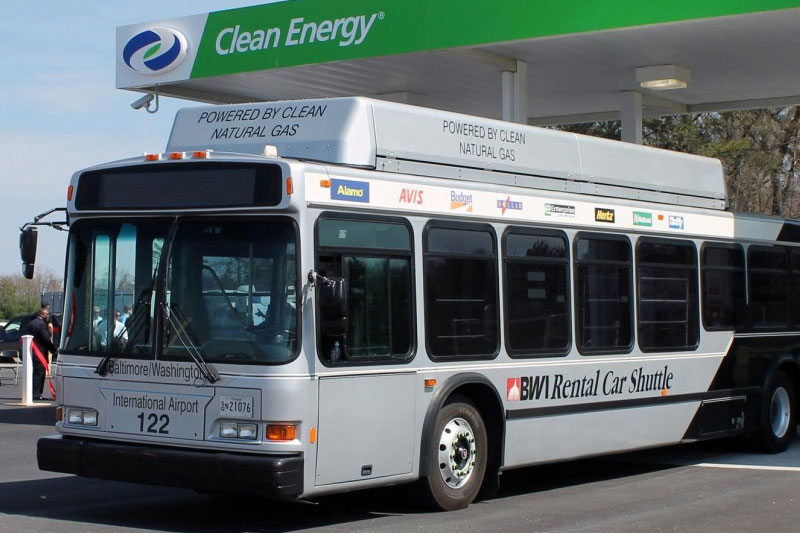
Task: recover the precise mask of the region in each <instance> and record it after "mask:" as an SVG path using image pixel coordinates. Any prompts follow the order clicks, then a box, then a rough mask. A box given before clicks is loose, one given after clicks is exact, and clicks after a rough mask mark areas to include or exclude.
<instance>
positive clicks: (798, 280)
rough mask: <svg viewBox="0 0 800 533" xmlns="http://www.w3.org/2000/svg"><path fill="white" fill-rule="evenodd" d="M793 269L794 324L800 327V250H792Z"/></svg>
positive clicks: (791, 291)
mask: <svg viewBox="0 0 800 533" xmlns="http://www.w3.org/2000/svg"><path fill="white" fill-rule="evenodd" d="M791 267H792V277H791V286H790V301H791V302H792V303H791V305H792V324H793V325H794V326H800V250H792V256H791Z"/></svg>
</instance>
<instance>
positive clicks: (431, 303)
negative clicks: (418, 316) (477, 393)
mask: <svg viewBox="0 0 800 533" xmlns="http://www.w3.org/2000/svg"><path fill="white" fill-rule="evenodd" d="M426 238H427V242H426V249H425V301H426V309H425V323H426V331H427V335H428V349H429V351H430V354H431V356H432V357H434V358H445V357H446V358H468V357H493V356H494V355H495V354H496V353H497V350H498V346H499V332H498V327H497V324H498V320H499V319H498V314H499V311H498V307H497V300H498V296H497V262H496V252H495V244H494V243H495V239H494V233H493V232H492V230H491V229H490V228H487V227H486V226H472V227H470V226H466V225H464V226H461V225H459V227H458V228H455V227H437V226H433V227H430V226H429V228H428V231H427V233H426ZM467 254H469V255H467Z"/></svg>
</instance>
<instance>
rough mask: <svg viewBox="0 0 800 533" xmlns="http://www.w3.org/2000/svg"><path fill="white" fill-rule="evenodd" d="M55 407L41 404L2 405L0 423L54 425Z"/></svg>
mask: <svg viewBox="0 0 800 533" xmlns="http://www.w3.org/2000/svg"><path fill="white" fill-rule="evenodd" d="M55 423H56V408H55V407H54V406H51V405H46V404H42V405H41V406H40V405H37V406H36V407H4V408H2V409H0V424H20V425H29V426H54V425H55Z"/></svg>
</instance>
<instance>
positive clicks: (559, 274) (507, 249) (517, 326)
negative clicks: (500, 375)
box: [503, 228, 570, 357]
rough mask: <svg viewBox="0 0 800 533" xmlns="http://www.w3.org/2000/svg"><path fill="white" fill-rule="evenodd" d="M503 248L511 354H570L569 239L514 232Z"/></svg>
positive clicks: (521, 229) (545, 234) (540, 233)
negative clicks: (568, 352)
mask: <svg viewBox="0 0 800 533" xmlns="http://www.w3.org/2000/svg"><path fill="white" fill-rule="evenodd" d="M503 250H504V260H505V306H506V307H505V309H506V315H505V322H506V324H505V326H506V350H507V351H508V353H509V355H510V356H511V357H525V356H528V357H531V356H533V357H536V356H539V357H542V356H553V355H564V354H566V353H567V351H568V349H569V344H570V340H569V337H570V335H569V291H568V286H569V258H568V256H567V237H566V235H564V234H563V233H561V232H547V231H544V230H539V231H534V230H527V229H524V228H512V229H510V230H509V232H508V233H507V234H506V236H505V238H504V241H503Z"/></svg>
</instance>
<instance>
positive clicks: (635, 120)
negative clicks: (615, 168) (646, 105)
mask: <svg viewBox="0 0 800 533" xmlns="http://www.w3.org/2000/svg"><path fill="white" fill-rule="evenodd" d="M619 118H620V120H621V121H622V140H623V141H625V142H629V143H634V144H642V140H643V138H642V93H637V92H636V91H622V94H621V95H620V107H619Z"/></svg>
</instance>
